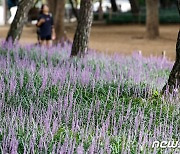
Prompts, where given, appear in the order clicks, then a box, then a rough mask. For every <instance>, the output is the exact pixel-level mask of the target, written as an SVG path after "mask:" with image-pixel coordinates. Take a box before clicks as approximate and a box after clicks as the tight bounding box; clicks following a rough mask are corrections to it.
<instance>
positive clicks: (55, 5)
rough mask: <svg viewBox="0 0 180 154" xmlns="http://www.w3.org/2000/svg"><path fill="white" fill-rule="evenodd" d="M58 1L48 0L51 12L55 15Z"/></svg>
mask: <svg viewBox="0 0 180 154" xmlns="http://www.w3.org/2000/svg"><path fill="white" fill-rule="evenodd" d="M57 1H58V0H48V1H47V2H48V6H49V9H50V12H51V13H52V15H53V17H55V16H56V7H57Z"/></svg>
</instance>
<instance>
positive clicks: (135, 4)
mask: <svg viewBox="0 0 180 154" xmlns="http://www.w3.org/2000/svg"><path fill="white" fill-rule="evenodd" d="M129 2H130V4H131V12H132V14H133V15H134V16H135V17H138V16H139V3H138V2H139V1H138V0H129Z"/></svg>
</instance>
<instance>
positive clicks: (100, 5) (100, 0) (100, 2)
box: [98, 0, 103, 20]
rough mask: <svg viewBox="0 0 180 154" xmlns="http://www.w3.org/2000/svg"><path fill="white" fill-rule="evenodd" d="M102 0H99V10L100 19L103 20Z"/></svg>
mask: <svg viewBox="0 0 180 154" xmlns="http://www.w3.org/2000/svg"><path fill="white" fill-rule="evenodd" d="M102 1H103V0H99V9H98V12H99V20H103V9H102Z"/></svg>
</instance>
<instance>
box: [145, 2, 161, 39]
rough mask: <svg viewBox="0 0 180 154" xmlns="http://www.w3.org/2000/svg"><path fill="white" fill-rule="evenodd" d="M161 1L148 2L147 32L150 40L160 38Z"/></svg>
mask: <svg viewBox="0 0 180 154" xmlns="http://www.w3.org/2000/svg"><path fill="white" fill-rule="evenodd" d="M158 2H159V0H146V31H147V37H148V38H149V39H155V38H157V37H158V36H159V10H158V4H159V3H158Z"/></svg>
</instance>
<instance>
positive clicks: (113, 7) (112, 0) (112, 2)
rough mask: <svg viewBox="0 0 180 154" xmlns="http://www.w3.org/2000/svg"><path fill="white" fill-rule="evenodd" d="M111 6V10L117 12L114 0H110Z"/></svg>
mask: <svg viewBox="0 0 180 154" xmlns="http://www.w3.org/2000/svg"><path fill="white" fill-rule="evenodd" d="M111 7H112V11H113V12H117V11H118V7H117V4H116V0H111Z"/></svg>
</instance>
